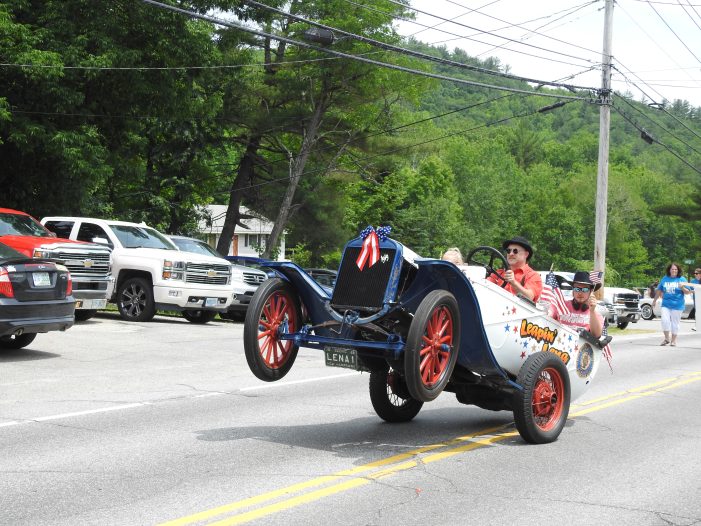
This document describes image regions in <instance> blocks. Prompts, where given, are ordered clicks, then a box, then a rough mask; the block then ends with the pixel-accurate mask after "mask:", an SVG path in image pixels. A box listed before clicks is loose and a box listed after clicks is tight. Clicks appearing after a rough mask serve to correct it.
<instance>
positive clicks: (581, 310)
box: [548, 271, 604, 338]
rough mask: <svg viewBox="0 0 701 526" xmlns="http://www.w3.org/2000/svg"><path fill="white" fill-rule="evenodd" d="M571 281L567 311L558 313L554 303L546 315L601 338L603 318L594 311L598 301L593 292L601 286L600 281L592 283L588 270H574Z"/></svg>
mask: <svg viewBox="0 0 701 526" xmlns="http://www.w3.org/2000/svg"><path fill="white" fill-rule="evenodd" d="M571 283H572V299H571V300H570V301H567V302H566V303H565V305H566V306H567V311H568V312H565V313H562V314H558V312H557V309H556V308H555V306H554V305H551V306H550V312H548V315H549V316H550V317H551V318H553V319H555V320H559V321H560V323H562V324H564V325H569V326H570V327H574V328H575V329H584V330H587V331H589V332H590V333H592V335H593V336H594V337H595V338H601V333H602V332H603V330H604V318H603V316H601V314H599V313H598V312H596V304H597V303H598V302H597V300H596V298H595V297H594V294H593V292H596V291H597V290H599V288H600V287H601V283H597V284H594V283H593V282H592V280H591V278H590V277H589V273H588V272H582V271H579V272H575V273H574V278H573V279H572V281H571Z"/></svg>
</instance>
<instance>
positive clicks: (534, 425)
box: [513, 351, 570, 444]
mask: <svg viewBox="0 0 701 526" xmlns="http://www.w3.org/2000/svg"><path fill="white" fill-rule="evenodd" d="M516 383H518V384H519V385H520V386H521V387H522V388H523V390H518V391H516V393H515V394H514V401H513V407H514V420H515V422H516V429H518V432H519V434H520V435H521V437H522V438H523V439H524V440H525V441H526V442H529V443H531V444H547V443H549V442H554V441H555V440H557V437H558V436H560V433H561V432H562V428H563V427H564V426H565V422H566V421H567V415H568V414H569V412H570V377H569V375H568V374H567V368H566V367H565V364H564V363H562V360H560V358H558V357H557V356H556V355H554V354H552V353H549V352H545V351H541V352H537V353H535V354H532V355H531V356H529V357H528V359H527V360H526V362H525V363H524V364H523V365H522V366H521V370H520V371H519V373H518V378H517V379H516Z"/></svg>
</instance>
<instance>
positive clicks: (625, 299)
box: [614, 293, 640, 310]
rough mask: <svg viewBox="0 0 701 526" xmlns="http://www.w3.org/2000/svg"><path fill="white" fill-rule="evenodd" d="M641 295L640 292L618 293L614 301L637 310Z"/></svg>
mask: <svg viewBox="0 0 701 526" xmlns="http://www.w3.org/2000/svg"><path fill="white" fill-rule="evenodd" d="M639 301H640V296H639V295H638V294H625V293H623V294H616V297H615V300H614V303H615V304H616V305H625V306H626V307H627V308H629V309H634V310H637V308H638V302H639Z"/></svg>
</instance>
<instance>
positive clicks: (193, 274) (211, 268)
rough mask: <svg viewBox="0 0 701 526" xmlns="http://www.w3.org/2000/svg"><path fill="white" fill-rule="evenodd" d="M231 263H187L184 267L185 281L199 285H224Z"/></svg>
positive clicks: (227, 281)
mask: <svg viewBox="0 0 701 526" xmlns="http://www.w3.org/2000/svg"><path fill="white" fill-rule="evenodd" d="M230 275H231V265H228V264H226V265H213V264H210V263H188V264H187V267H186V268H185V282H186V283H197V284H200V285H226V284H227V283H229V276H230Z"/></svg>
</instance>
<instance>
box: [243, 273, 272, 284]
mask: <svg viewBox="0 0 701 526" xmlns="http://www.w3.org/2000/svg"><path fill="white" fill-rule="evenodd" d="M267 277H268V276H266V275H265V274H258V273H257V272H245V271H244V273H243V281H244V282H245V283H248V284H249V285H260V284H261V283H263V282H264V281H265V280H266V279H267Z"/></svg>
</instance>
